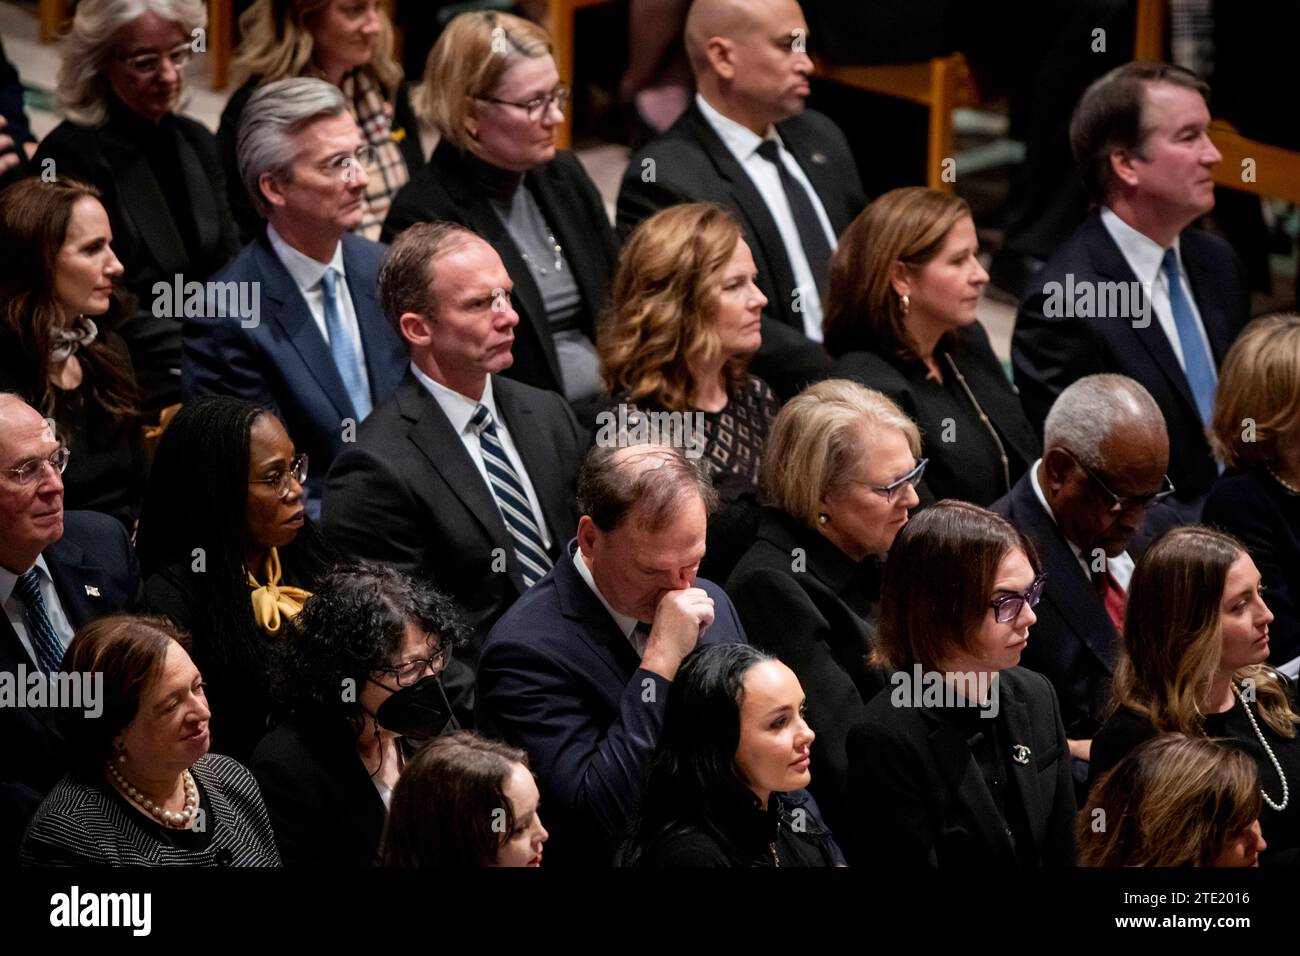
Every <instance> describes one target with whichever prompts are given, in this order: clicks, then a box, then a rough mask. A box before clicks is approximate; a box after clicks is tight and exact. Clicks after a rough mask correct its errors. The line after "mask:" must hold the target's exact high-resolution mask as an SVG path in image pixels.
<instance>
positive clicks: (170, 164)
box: [33, 0, 239, 412]
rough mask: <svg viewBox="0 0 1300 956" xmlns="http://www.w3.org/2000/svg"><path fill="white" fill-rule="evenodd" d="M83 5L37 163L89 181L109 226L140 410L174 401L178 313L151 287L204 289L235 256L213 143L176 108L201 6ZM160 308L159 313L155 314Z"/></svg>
mask: <svg viewBox="0 0 1300 956" xmlns="http://www.w3.org/2000/svg"><path fill="white" fill-rule="evenodd" d="M134 9H136V8H135V7H133V6H131V5H124V4H120V3H115V2H113V0H82V2H81V3H80V4H78V5H77V14H76V16H75V18H74V19H73V21H72V31H71V32H70V33H69V35H68V39H67V40H66V41H65V42H64V47H63V60H62V65H61V66H60V69H59V99H60V102H61V103H62V104H63V106H64V108H65V109H66V110H67V111H68V113H69V114H70V116H71V118H70V119H67V120H64V121H63V122H62V123H60V124H59V125H58V126H56V127H55V128H54V130H53V131H52V132H51V133H50V134H49V135H48V136H46V137H45V139H43V140H42V141H41V145H40V148H39V149H38V150H37V153H36V157H35V159H34V161H33V162H34V164H35V166H36V168H40V169H43V168H45V167H44V166H43V165H42V164H44V163H45V161H46V160H52V161H53V166H52V167H50V168H51V169H52V170H53V171H54V173H55V175H57V176H58V177H59V178H60V179H62V178H64V177H69V178H72V179H76V180H79V181H81V182H85V183H89V184H91V185H93V186H95V187H96V188H97V189H98V190H99V191H100V193H101V195H102V197H103V202H104V208H105V209H107V210H108V216H109V220H110V222H111V224H112V227H113V249H114V251H115V252H116V253H117V256H118V258H119V259H121V260H122V265H123V266H124V267H125V270H126V272H125V275H124V277H123V284H124V285H125V286H126V288H127V289H128V290H129V291H130V292H131V293H133V294H134V296H135V297H136V299H137V300H138V301H137V303H136V307H135V310H134V312H133V313H132V314H131V315H129V317H128V319H127V321H126V322H124V323H123V324H122V325H121V327H120V328H118V329H117V331H118V332H119V333H120V334H121V336H122V338H123V339H125V340H126V344H127V346H128V348H129V349H130V351H131V360H132V363H133V365H134V366H135V373H136V378H137V380H138V381H139V383H140V388H141V391H142V393H143V395H144V401H143V407H144V409H145V410H146V411H148V412H157V411H158V410H160V409H162V408H164V407H166V406H167V405H171V404H174V403H176V402H179V401H180V371H179V370H180V366H181V332H180V329H181V326H180V318H181V317H180V316H178V315H171V314H169V313H170V312H171V311H172V310H171V309H169V308H162V309H156V308H155V304H156V302H157V301H158V296H157V295H156V293H155V292H154V285H155V283H158V282H165V283H166V284H167V286H168V287H169V288H170V287H172V286H173V285H174V284H175V282H176V281H177V279H176V277H177V276H181V277H182V280H181V281H183V282H195V281H197V282H204V281H206V280H207V279H208V277H209V276H211V275H212V274H213V273H215V272H216V271H217V270H219V269H220V268H221V267H222V266H224V265H225V264H226V262H227V261H228V260H229V259H230V258H231V257H233V256H234V254H235V253H236V252H238V251H239V234H238V232H237V230H236V229H235V222H234V219H233V218H231V215H230V208H229V206H228V205H227V202H226V183H225V177H224V175H223V174H222V171H221V163H220V162H219V161H218V160H217V149H216V141H215V140H214V138H213V136H212V133H211V132H209V131H208V129H207V127H205V126H204V125H203V124H202V123H199V122H197V121H196V120H193V119H190V118H189V117H187V116H182V115H180V113H178V112H177V109H178V107H179V105H180V100H181V93H182V88H183V85H184V67H185V64H186V63H187V62H188V61H189V59H190V56H191V52H192V51H191V49H190V44H191V42H192V41H191V37H192V35H193V31H194V30H196V29H198V28H200V27H203V26H204V23H205V16H204V13H203V5H202V4H201V3H197V2H194V0H161V2H160V3H156V4H153V5H152V7H151V10H153V11H156V10H160V9H161V10H166V11H168V14H167V15H164V16H163V17H162V20H163V21H164V22H163V26H162V27H161V28H160V27H159V26H158V25H157V20H156V19H150V17H152V16H153V14H152V13H151V14H150V16H145V15H144V14H140V15H136V16H134V17H131V18H129V19H125V20H120V21H114V20H113V19H112V18H113V17H119V18H120V17H121V16H122V15H123V14H124V13H129V12H130V11H132V10H134ZM159 312H161V314H158V313H159Z"/></svg>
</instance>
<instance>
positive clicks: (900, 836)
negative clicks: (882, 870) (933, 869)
mask: <svg viewBox="0 0 1300 956" xmlns="http://www.w3.org/2000/svg"><path fill="white" fill-rule="evenodd" d="M881 693H882V694H883V693H888V690H887V689H886V690H883V691H881ZM847 752H848V764H849V787H848V795H849V803H850V805H851V806H852V807H853V822H854V825H853V828H852V829H851V830H850V833H851V835H852V841H851V844H850V846H851V849H850V851H849V854H848V855H849V859H850V860H852V861H853V862H854V863H855V864H856V865H858V866H864V865H865V866H872V867H892V868H898V867H917V866H938V865H939V861H938V856H937V854H936V852H935V845H934V833H933V832H932V828H931V825H930V821H929V819H928V816H927V813H926V807H925V796H924V793H925V787H926V782H925V775H924V773H923V771H922V768H921V766H920V760H919V758H918V755H917V753H916V751H915V750H913V749H912V748H911V747H910V746H908V745H907V743H906V742H905V741H904V740H903V739H902V738H900V737H899V736H897V735H896V734H895V733H894V732H893V729H892V728H891V727H889V726H887V725H884V724H881V723H878V722H875V721H868V722H864V723H862V724H859V725H858V726H857V727H854V728H853V729H852V730H851V731H849V738H848V745H847Z"/></svg>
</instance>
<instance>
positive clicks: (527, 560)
mask: <svg viewBox="0 0 1300 956" xmlns="http://www.w3.org/2000/svg"><path fill="white" fill-rule="evenodd" d="M469 423H470V427H472V428H473V429H474V430H475V431H476V432H477V433H478V444H479V451H480V452H481V453H482V455H483V465H484V467H485V468H486V469H487V473H488V487H489V488H491V489H492V497H493V498H495V499H496V502H497V509H498V510H499V511H500V512H501V518H502V520H503V521H505V523H506V530H507V531H509V532H510V537H511V538H512V539H513V540H514V543H515V558H517V559H518V561H519V572H520V574H522V575H523V578H524V584H525V585H527V586H528V587H532V586H533V585H534V584H536V583H537V582H538V581H539V580H541V579H542V577H543V576H544V575H545V574H546V572H547V571H549V570H550V569H551V559H550V557H549V556H548V555H547V553H546V545H545V544H543V543H542V529H541V528H540V527H538V525H537V519H536V518H535V517H534V516H533V508H532V505H530V504H529V503H528V493H527V492H526V491H524V483H523V482H522V481H521V480H520V479H519V473H518V472H517V471H515V469H514V466H513V465H511V464H510V458H509V456H507V455H506V450H505V447H504V446H503V445H502V444H501V438H500V437H499V436H498V435H497V428H496V425H495V423H493V421H492V413H491V412H490V411H488V408H487V406H486V405H480V406H479V407H478V408H477V409H476V410H475V411H474V417H473V418H471V419H470V422H469Z"/></svg>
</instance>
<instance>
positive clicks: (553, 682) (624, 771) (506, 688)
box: [478, 541, 745, 866]
mask: <svg viewBox="0 0 1300 956" xmlns="http://www.w3.org/2000/svg"><path fill="white" fill-rule="evenodd" d="M575 547H576V542H572V541H571V542H569V545H568V548H567V549H566V551H565V556H564V557H562V558H561V559H560V560H559V561H558V562H557V563H556V565H555V567H554V568H552V569H551V572H550V573H549V574H547V575H546V577H544V578H542V580H540V581H538V582H537V584H535V585H533V587H532V588H530V589H529V590H528V591H527V592H525V593H524V594H523V596H521V597H520V598H519V600H518V601H516V602H515V603H514V605H512V606H511V608H510V610H508V611H506V613H505V614H504V615H503V616H502V617H501V619H500V620H499V621H498V622H497V624H496V626H495V627H493V628H492V631H491V633H489V634H488V638H487V641H486V643H485V644H484V645H483V652H482V655H481V657H480V659H479V667H478V688H479V713H478V727H479V729H480V730H481V731H483V732H484V733H486V734H488V735H490V736H496V737H502V738H504V739H505V740H507V741H509V742H510V743H512V744H514V745H516V746H518V747H522V748H524V749H525V750H526V751H528V756H529V759H530V761H531V763H532V769H533V772H534V773H536V774H537V783H538V788H539V789H540V791H541V795H542V808H543V809H542V814H543V816H542V819H543V820H544V821H545V823H546V828H547V829H548V830H549V831H550V832H551V836H552V837H553V839H552V840H551V841H550V842H549V843H548V844H547V847H546V856H547V859H548V860H552V861H555V862H562V863H564V864H568V865H583V866H606V865H608V864H609V862H610V859H611V858H612V856H613V853H614V851H615V849H616V848H617V846H618V843H619V842H620V841H621V840H622V839H623V838H624V837H625V836H626V831H627V828H628V825H629V823H630V822H631V818H632V815H633V814H634V813H635V812H636V808H637V804H638V802H639V800H640V794H641V786H642V773H643V771H644V768H645V765H646V762H647V760H648V759H649V757H650V755H651V754H652V753H653V752H654V749H655V746H656V744H657V743H658V741H659V732H660V730H661V729H662V728H663V722H664V703H665V701H666V700H667V697H668V684H669V682H668V681H666V680H664V678H662V677H660V676H659V675H658V674H654V673H652V672H650V671H648V670H645V669H644V668H642V667H641V662H640V661H639V660H638V659H637V655H636V651H635V650H633V648H632V645H631V643H630V642H629V641H628V639H627V638H626V637H625V636H624V635H623V632H622V631H620V630H619V628H618V626H617V625H616V624H615V623H614V619H613V618H612V617H610V615H609V612H608V611H607V610H605V606H604V605H603V604H601V602H600V599H599V598H598V597H596V595H595V594H594V593H593V592H592V590H591V588H589V587H587V583H586V582H585V581H583V580H582V576H581V575H579V574H578V569H577V568H575V567H574V566H573V559H572V554H573V551H574V549H575ZM695 586H696V587H698V588H703V589H704V590H705V591H707V592H708V594H709V596H710V597H711V598H713V601H714V609H715V614H714V620H713V624H712V625H710V626H709V628H708V629H707V630H706V631H705V632H704V634H703V636H702V637H701V638H700V640H701V642H702V643H705V644H714V643H718V644H722V643H743V642H744V641H745V632H744V629H743V628H742V627H741V625H740V618H739V617H738V616H737V614H736V609H735V607H734V606H732V603H731V600H730V599H729V598H728V597H727V596H726V594H724V593H723V591H722V588H720V587H718V585H716V584H714V583H713V582H712V581H706V580H704V579H703V578H696V580H695ZM552 848H553V849H552Z"/></svg>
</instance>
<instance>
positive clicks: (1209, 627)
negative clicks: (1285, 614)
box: [1090, 525, 1300, 863]
mask: <svg viewBox="0 0 1300 956" xmlns="http://www.w3.org/2000/svg"><path fill="white" fill-rule="evenodd" d="M1261 590H1262V589H1261V587H1260V574H1259V570H1258V569H1257V568H1256V567H1255V562H1254V561H1253V560H1252V559H1251V557H1250V554H1249V553H1247V551H1246V549H1245V547H1244V546H1243V545H1242V543H1241V542H1240V541H1238V540H1237V539H1236V538H1233V537H1232V536H1230V535H1226V534H1223V533H1222V532H1219V531H1214V530H1212V529H1210V528H1205V527H1201V526H1199V525H1190V526H1187V527H1182V528H1175V529H1174V530H1172V531H1170V532H1168V533H1167V534H1165V535H1163V536H1162V537H1161V538H1159V539H1158V540H1157V541H1156V542H1155V543H1154V544H1153V545H1152V546H1151V548H1150V549H1149V550H1148V551H1147V553H1146V554H1145V555H1144V556H1143V558H1142V560H1141V561H1140V562H1139V563H1138V566H1137V569H1136V570H1135V571H1134V573H1133V579H1132V582H1131V584H1130V587H1129V597H1128V607H1127V610H1126V613H1125V618H1124V649H1123V651H1122V653H1121V655H1120V659H1119V662H1118V663H1117V664H1116V667H1115V680H1114V686H1113V689H1112V698H1113V700H1114V703H1115V711H1114V713H1113V714H1112V715H1111V716H1110V718H1109V719H1108V720H1107V721H1106V723H1105V725H1104V726H1103V727H1102V728H1101V730H1100V731H1099V732H1098V733H1097V735H1096V737H1094V738H1093V742H1092V754H1091V757H1092V763H1091V768H1090V770H1091V777H1092V779H1093V780H1098V779H1099V778H1100V777H1101V776H1102V775H1104V774H1105V773H1106V772H1107V771H1108V770H1110V769H1111V768H1112V767H1113V766H1115V765H1116V764H1117V763H1118V762H1119V761H1120V760H1122V759H1123V758H1124V757H1125V756H1126V755H1127V754H1128V753H1130V752H1131V751H1132V750H1134V749H1135V748H1136V747H1137V746H1138V745H1139V744H1141V743H1142V742H1144V741H1146V740H1148V739H1149V738H1151V737H1154V736H1156V735H1157V734H1162V733H1180V734H1186V735H1188V736H1197V737H1227V738H1231V739H1234V740H1236V741H1237V742H1239V743H1240V744H1241V745H1242V746H1243V747H1245V748H1246V750H1247V751H1248V752H1249V753H1250V755H1251V756H1252V757H1253V758H1254V760H1255V764H1256V766H1257V768H1258V770H1259V786H1260V790H1261V794H1262V796H1263V800H1264V804H1265V810H1264V811H1263V813H1262V814H1261V816H1260V825H1261V826H1262V827H1263V831H1264V836H1265V837H1266V838H1267V840H1268V843H1269V852H1268V855H1267V856H1266V857H1265V863H1268V862H1269V861H1270V860H1271V859H1273V858H1274V857H1277V856H1278V855H1279V854H1284V853H1290V854H1294V853H1295V851H1296V850H1297V849H1298V848H1300V792H1293V789H1300V737H1297V735H1296V725H1297V724H1298V723H1300V716H1297V714H1296V711H1295V708H1294V704H1293V702H1292V700H1291V697H1290V695H1289V692H1288V685H1287V683H1286V680H1285V678H1284V677H1282V676H1281V675H1280V674H1279V673H1278V672H1277V671H1275V670H1274V669H1273V668H1272V667H1270V666H1269V665H1268V663H1267V661H1268V656H1269V624H1270V623H1271V622H1272V620H1273V614H1272V612H1271V611H1269V609H1268V606H1267V605H1266V604H1265V603H1264V599H1263V596H1262V594H1261Z"/></svg>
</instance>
